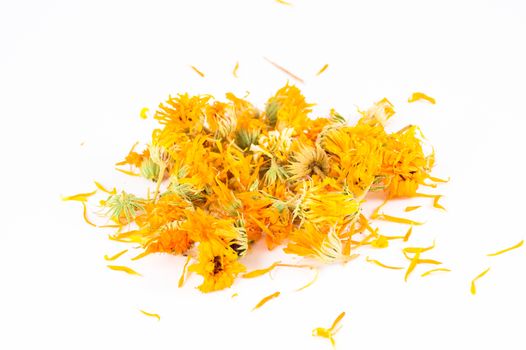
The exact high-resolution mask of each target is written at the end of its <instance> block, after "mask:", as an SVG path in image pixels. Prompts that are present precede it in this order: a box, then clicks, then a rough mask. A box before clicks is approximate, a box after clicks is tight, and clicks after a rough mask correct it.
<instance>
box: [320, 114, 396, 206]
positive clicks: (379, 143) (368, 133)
mask: <svg viewBox="0 0 526 350" xmlns="http://www.w3.org/2000/svg"><path fill="white" fill-rule="evenodd" d="M386 137H387V136H386V133H385V131H384V129H383V127H382V126H378V125H369V124H357V125H356V126H353V127H347V126H346V127H338V128H332V129H330V130H327V131H326V132H325V133H324V134H323V136H322V137H321V138H320V140H319V143H320V145H321V147H322V148H323V149H324V150H325V151H326V152H327V153H328V154H330V155H332V158H333V160H334V161H335V162H334V165H333V169H332V170H334V171H335V173H336V174H338V175H337V177H338V178H339V179H340V181H342V182H344V181H345V183H346V184H347V186H349V188H350V189H351V191H352V193H354V194H355V195H356V196H362V195H363V194H364V193H366V192H367V191H369V190H370V188H371V186H372V185H373V184H374V183H375V181H376V178H377V176H378V175H379V174H380V173H381V167H382V162H383V157H384V146H385V143H386Z"/></svg>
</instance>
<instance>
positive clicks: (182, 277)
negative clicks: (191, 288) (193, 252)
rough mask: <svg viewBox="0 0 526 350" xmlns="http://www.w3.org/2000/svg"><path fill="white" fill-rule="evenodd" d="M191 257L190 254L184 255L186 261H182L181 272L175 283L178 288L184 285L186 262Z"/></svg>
mask: <svg viewBox="0 0 526 350" xmlns="http://www.w3.org/2000/svg"><path fill="white" fill-rule="evenodd" d="M191 259H192V257H191V256H190V255H188V256H187V257H186V262H185V263H184V266H183V271H182V272H181V277H179V283H178V284H177V285H178V287H179V288H181V287H182V286H183V285H184V281H185V276H186V271H187V267H188V263H189V262H190V260H191Z"/></svg>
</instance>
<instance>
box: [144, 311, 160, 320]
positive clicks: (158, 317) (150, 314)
mask: <svg viewBox="0 0 526 350" xmlns="http://www.w3.org/2000/svg"><path fill="white" fill-rule="evenodd" d="M139 311H140V312H142V313H143V314H144V315H146V316H149V317H154V318H156V319H157V321H160V320H161V316H159V314H152V313H150V312H146V311H144V310H139Z"/></svg>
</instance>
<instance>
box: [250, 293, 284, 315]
mask: <svg viewBox="0 0 526 350" xmlns="http://www.w3.org/2000/svg"><path fill="white" fill-rule="evenodd" d="M280 294H281V293H280V292H275V293H272V294H270V295H268V296H266V297H264V298H263V299H261V301H260V302H259V303H258V304H257V305H256V306H254V308H253V309H252V311H254V310H256V309H259V308H260V307H262V306H263V305H265V304H266V303H267V302H268V301H269V300H272V299H274V298H277V297H279V295H280Z"/></svg>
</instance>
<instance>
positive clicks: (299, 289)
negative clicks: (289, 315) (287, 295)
mask: <svg viewBox="0 0 526 350" xmlns="http://www.w3.org/2000/svg"><path fill="white" fill-rule="evenodd" d="M315 271H316V273H315V274H314V278H313V279H312V280H311V281H310V282H309V283H307V284H306V285H304V286H303V287H301V288H298V289H296V292H299V291H301V290H304V289H305V288H308V287H310V286H312V285H313V284H314V283H315V282H316V281H317V280H318V275H319V270H318V269H316V270H315Z"/></svg>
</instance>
